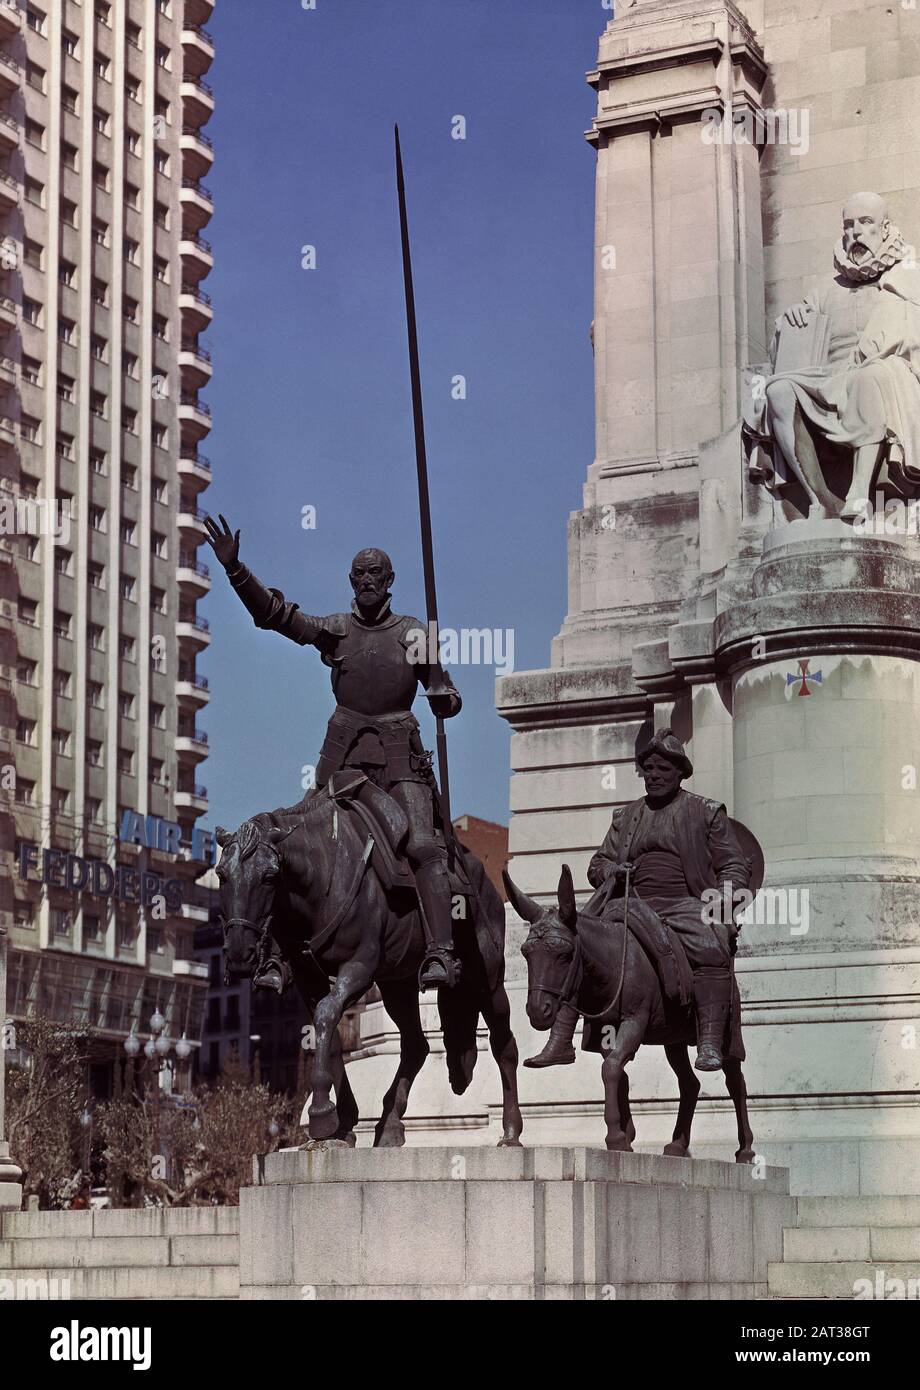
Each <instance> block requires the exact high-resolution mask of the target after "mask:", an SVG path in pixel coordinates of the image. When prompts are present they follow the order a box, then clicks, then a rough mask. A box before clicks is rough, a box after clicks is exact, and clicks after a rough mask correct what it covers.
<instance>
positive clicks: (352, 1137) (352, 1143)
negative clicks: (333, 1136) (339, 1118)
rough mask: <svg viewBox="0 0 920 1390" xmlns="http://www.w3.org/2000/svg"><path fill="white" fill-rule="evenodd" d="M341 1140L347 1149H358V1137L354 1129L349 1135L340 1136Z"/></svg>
mask: <svg viewBox="0 0 920 1390" xmlns="http://www.w3.org/2000/svg"><path fill="white" fill-rule="evenodd" d="M339 1139H340V1140H341V1142H342V1143H343V1144H344V1145H345V1147H346V1149H354V1148H356V1147H357V1143H358V1136H357V1134H355V1132H354V1130H353V1129H350V1130H349V1131H348V1133H347V1134H340V1135H339Z"/></svg>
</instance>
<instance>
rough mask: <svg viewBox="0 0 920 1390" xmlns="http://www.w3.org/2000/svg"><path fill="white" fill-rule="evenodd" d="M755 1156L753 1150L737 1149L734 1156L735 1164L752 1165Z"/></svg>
mask: <svg viewBox="0 0 920 1390" xmlns="http://www.w3.org/2000/svg"><path fill="white" fill-rule="evenodd" d="M756 1157H757V1155H756V1154H755V1153H754V1150H753V1149H739V1150H738V1152H737V1153H736V1154H735V1162H736V1163H753V1162H754V1159H755V1158H756Z"/></svg>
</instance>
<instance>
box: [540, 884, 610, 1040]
mask: <svg viewBox="0 0 920 1390" xmlns="http://www.w3.org/2000/svg"><path fill="white" fill-rule="evenodd" d="M631 873H632V865H631V864H630V865H627V867H626V889H625V893H624V899H623V954H622V957H621V959H620V982H619V984H618V985H617V989H616V994H615V995H614V996H613V998H612V999H611V1001H610V1003H609V1004H608V1005H607V1006H606V1008H603V1009H601V1011H600V1013H596V1014H587V1013H585V1012H584V1010H583V1009H579V1010H578V1012H579V1013H580V1014H581V1016H582V1018H586V1019H592V1020H593V1019H596V1018H604V1017H605V1016H606V1015H607V1014H609V1013H610V1012H611V1010H612V1009H615V1008H616V1006H617V1004H618V1003H619V1002H620V995H621V994H622V993H623V983H624V981H625V979H626V950H627V947H628V945H629V927H628V925H627V923H628V920H629V877H630V874H631ZM583 976H584V964H583V962H582V959H581V942H580V941H579V939H578V933H577V932H576V933H575V950H574V952H573V953H572V963H571V965H570V966H569V968H568V970H567V971H566V975H565V979H564V980H563V982H562V984H561V985H560V986H559V988H558V989H551V988H549V987H548V986H544V985H541V986H540V993H541V994H549V995H551V996H552V997H553V998H557V999H560V1000H561V1001H562V1002H563V1003H566V1002H567V1001H568V1000H569V999H571V998H572V997H573V995H575V994H577V993H578V987H579V985H580V984H581V979H582V977H583Z"/></svg>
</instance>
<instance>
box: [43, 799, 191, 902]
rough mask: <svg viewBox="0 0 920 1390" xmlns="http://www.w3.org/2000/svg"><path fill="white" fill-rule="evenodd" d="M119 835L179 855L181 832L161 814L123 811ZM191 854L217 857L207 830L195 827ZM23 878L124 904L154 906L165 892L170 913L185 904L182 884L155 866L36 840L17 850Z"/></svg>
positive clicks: (127, 841) (135, 842) (124, 840)
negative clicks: (109, 858) (76, 851)
mask: <svg viewBox="0 0 920 1390" xmlns="http://www.w3.org/2000/svg"><path fill="white" fill-rule="evenodd" d="M118 838H119V840H120V841H121V843H122V844H128V845H140V846H141V848H143V849H154V850H158V851H159V852H161V853H163V854H179V853H181V849H182V830H181V827H180V826H179V825H178V824H177V823H175V822H174V821H167V820H162V819H161V818H160V817H159V816H142V815H140V814H139V813H138V812H137V811H125V812H124V814H123V815H122V818H121V826H120V828H119V832H118ZM191 849H192V858H193V859H194V860H197V861H199V862H203V863H206V864H211V863H212V862H213V860H214V837H213V835H212V834H211V832H210V831H209V830H202V829H199V828H198V827H197V826H196V827H195V829H194V830H193V831H192V843H191ZM17 858H18V861H19V877H20V879H21V880H22V881H23V882H24V883H28V882H29V881H30V877H31V880H32V881H35V880H36V879H38V880H40V881H41V882H42V883H46V884H48V885H49V886H50V887H52V888H62V889H64V890H65V892H70V893H91V894H92V895H93V896H94V897H97V898H113V899H114V900H115V901H116V902H120V903H135V904H137V905H138V906H139V907H150V906H151V905H152V904H153V901H154V899H155V898H156V897H158V896H162V898H163V900H164V902H165V904H166V909H167V911H168V912H179V911H181V908H182V882H181V880H180V879H177V878H164V877H163V875H162V874H158V873H154V872H153V871H152V870H147V869H145V870H143V871H141V870H138V869H133V868H131V867H130V865H125V864H118V865H112V864H109V863H108V862H107V861H106V860H105V859H85V858H84V857H83V856H82V855H79V854H68V853H67V852H66V851H65V850H62V849H44V850H43V849H41V848H40V847H39V845H38V844H36V843H35V842H34V841H32V840H21V841H20V843H19V846H18V849H17Z"/></svg>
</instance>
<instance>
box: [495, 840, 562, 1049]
mask: <svg viewBox="0 0 920 1390" xmlns="http://www.w3.org/2000/svg"><path fill="white" fill-rule="evenodd" d="M502 878H503V879H504V880H505V887H506V889H507V890H508V897H509V898H510V900H511V906H512V907H513V908H514V910H515V912H516V913H517V914H518V916H519V917H523V919H524V921H525V922H529V923H530V931H529V933H528V935H527V940H526V941H525V942H524V944H523V946H522V947H521V954H522V956H523V957H524V959H525V960H526V962H527V1017H528V1018H529V1019H530V1022H531V1024H532V1025H533V1027H534V1028H536V1030H537V1032H538V1033H544V1032H545V1031H546V1030H547V1028H551V1027H552V1025H553V1020H554V1019H555V1017H556V1014H557V1012H558V1010H559V1005H560V1004H561V1003H562V1001H563V1000H564V999H566V998H568V997H569V996H570V995H571V993H572V991H573V989H574V986H575V984H576V972H577V968H578V961H577V950H576V948H577V945H578V938H577V936H576V934H575V924H576V921H577V918H578V909H577V908H576V905H575V885H574V884H573V882H572V874H571V871H570V869H569V866H568V864H563V866H562V873H561V874H560V875H559V886H558V888H557V890H556V899H557V904H558V906H556V907H541V906H540V904H539V903H536V902H534V900H533V898H528V896H527V894H526V893H522V892H521V890H520V889H519V888H518V887H517V886H516V885H515V884H514V883H512V881H511V879H510V878H509V877H508V875H507V873H503V874H502Z"/></svg>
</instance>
